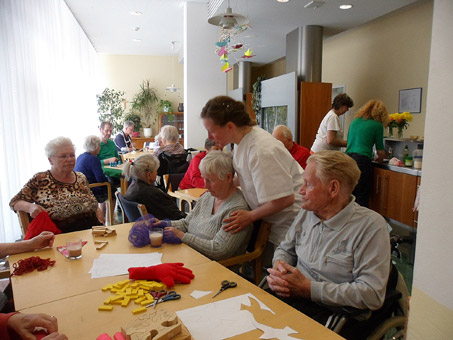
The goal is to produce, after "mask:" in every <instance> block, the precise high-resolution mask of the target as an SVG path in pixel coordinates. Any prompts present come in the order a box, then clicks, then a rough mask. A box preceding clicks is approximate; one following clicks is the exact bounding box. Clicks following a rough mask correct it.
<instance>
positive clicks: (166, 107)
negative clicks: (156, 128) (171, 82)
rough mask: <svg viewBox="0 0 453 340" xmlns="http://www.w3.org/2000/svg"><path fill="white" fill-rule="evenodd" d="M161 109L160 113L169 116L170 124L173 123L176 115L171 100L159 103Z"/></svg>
mask: <svg viewBox="0 0 453 340" xmlns="http://www.w3.org/2000/svg"><path fill="white" fill-rule="evenodd" d="M159 109H160V111H162V112H165V115H167V116H168V122H169V123H171V122H173V119H175V115H174V114H173V107H172V104H171V102H170V101H169V100H166V99H161V100H160V102H159Z"/></svg>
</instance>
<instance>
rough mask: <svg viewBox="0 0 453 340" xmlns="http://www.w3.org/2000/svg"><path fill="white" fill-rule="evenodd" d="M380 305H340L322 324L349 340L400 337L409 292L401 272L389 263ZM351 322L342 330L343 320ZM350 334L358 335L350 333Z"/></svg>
mask: <svg viewBox="0 0 453 340" xmlns="http://www.w3.org/2000/svg"><path fill="white" fill-rule="evenodd" d="M391 266H392V269H391V273H390V277H389V283H388V284H387V291H386V295H385V300H384V304H383V305H382V307H381V308H380V309H378V310H376V311H372V312H371V311H369V310H360V309H355V308H349V307H345V308H341V309H339V310H337V311H334V312H333V314H332V315H331V316H330V317H329V319H328V320H327V322H326V324H325V327H327V328H329V329H330V330H332V331H334V332H335V333H338V334H339V335H341V336H343V337H345V338H346V339H349V340H355V339H360V340H363V339H366V340H381V339H384V340H387V339H404V336H405V326H406V322H407V301H408V297H409V291H408V289H407V286H406V283H405V282H404V278H403V276H402V275H401V273H399V272H398V270H397V269H396V267H395V266H394V265H393V263H392V264H391ZM348 322H349V323H352V324H353V325H352V326H350V327H348V329H347V330H346V331H345V329H346V327H345V325H346V324H347V323H348ZM351 333H353V334H360V338H358V337H357V336H351Z"/></svg>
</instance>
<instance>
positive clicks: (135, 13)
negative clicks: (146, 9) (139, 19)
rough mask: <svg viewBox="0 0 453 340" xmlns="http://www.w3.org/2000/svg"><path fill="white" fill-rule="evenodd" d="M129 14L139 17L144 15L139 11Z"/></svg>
mask: <svg viewBox="0 0 453 340" xmlns="http://www.w3.org/2000/svg"><path fill="white" fill-rule="evenodd" d="M129 14H130V15H137V16H139V15H142V12H139V11H130V12H129Z"/></svg>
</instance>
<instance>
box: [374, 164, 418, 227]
mask: <svg viewBox="0 0 453 340" xmlns="http://www.w3.org/2000/svg"><path fill="white" fill-rule="evenodd" d="M418 178H419V177H418V176H412V175H407V174H404V173H400V172H396V171H391V170H386V169H380V168H374V172H373V187H372V190H371V195H370V208H371V209H373V210H375V211H376V212H378V213H380V214H381V215H382V216H384V217H388V218H391V219H394V220H396V221H399V222H401V223H404V224H406V225H409V226H411V227H416V224H415V222H414V219H415V213H414V212H413V211H412V208H413V207H414V201H415V195H416V192H417V179H418Z"/></svg>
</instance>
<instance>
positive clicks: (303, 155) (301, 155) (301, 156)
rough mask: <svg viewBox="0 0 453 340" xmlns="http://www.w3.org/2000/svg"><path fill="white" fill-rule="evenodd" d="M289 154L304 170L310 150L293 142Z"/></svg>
mask: <svg viewBox="0 0 453 340" xmlns="http://www.w3.org/2000/svg"><path fill="white" fill-rule="evenodd" d="M289 153H290V154H291V156H293V158H294V159H295V160H296V161H297V163H299V164H300V166H301V167H302V168H303V169H305V167H306V166H307V158H308V157H310V150H308V149H307V148H305V147H303V146H300V145H299V144H297V143H296V142H294V144H293V147H292V148H291V150H289Z"/></svg>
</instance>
